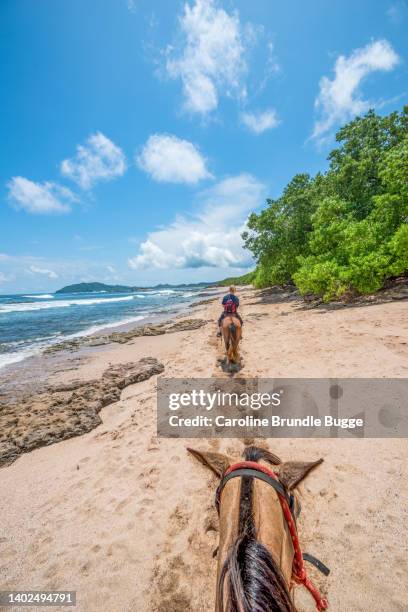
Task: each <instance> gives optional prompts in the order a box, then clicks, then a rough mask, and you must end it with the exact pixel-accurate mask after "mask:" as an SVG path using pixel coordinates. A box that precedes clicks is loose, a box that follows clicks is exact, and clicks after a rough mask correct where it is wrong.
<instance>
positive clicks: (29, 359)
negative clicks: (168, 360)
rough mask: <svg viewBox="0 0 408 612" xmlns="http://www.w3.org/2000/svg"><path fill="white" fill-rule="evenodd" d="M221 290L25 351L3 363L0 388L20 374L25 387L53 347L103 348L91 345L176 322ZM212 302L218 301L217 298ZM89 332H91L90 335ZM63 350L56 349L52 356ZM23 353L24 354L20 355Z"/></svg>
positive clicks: (92, 328) (102, 325) (217, 289)
mask: <svg viewBox="0 0 408 612" xmlns="http://www.w3.org/2000/svg"><path fill="white" fill-rule="evenodd" d="M221 290H222V288H219V287H212V288H210V289H209V290H208V291H206V290H205V288H203V289H202V290H200V291H199V292H198V293H197V296H195V297H194V298H193V300H192V301H190V302H180V303H175V304H172V305H171V306H170V307H168V308H163V309H161V310H158V311H156V312H149V314H147V315H142V314H141V315H135V317H134V318H132V320H121V321H118V322H115V321H111V322H107V323H106V324H100V325H93V326H91V327H89V328H87V329H84V330H82V331H80V332H75V333H73V334H67V335H66V336H63V337H61V339H57V338H55V340H54V341H52V342H50V343H48V344H46V345H44V346H39V347H38V348H34V347H33V349H27V350H30V354H28V355H26V356H22V357H21V358H18V359H16V360H15V361H12V362H10V363H6V364H4V365H1V366H0V385H1V386H5V385H7V380H8V379H9V378H10V377H11V378H14V376H15V373H17V374H19V373H21V374H22V376H23V380H22V381H21V382H22V384H24V372H25V371H26V370H27V369H30V368H31V365H32V364H33V365H34V367H35V366H36V362H38V361H39V360H42V359H43V357H44V356H45V355H47V354H50V353H52V352H54V347H58V346H59V345H63V344H66V345H67V346H68V345H69V344H70V343H72V346H73V348H74V349H75V350H76V349H80V348H81V345H82V344H83V345H86V344H88V345H89V346H90V347H92V346H93V347H97V346H102V344H100V345H98V344H97V343H94V341H95V340H97V339H98V338H99V337H101V338H104V337H106V336H109V335H111V334H112V333H118V334H120V333H124V332H127V331H130V330H133V329H137V328H139V327H143V326H144V325H151V324H152V325H156V324H160V323H163V322H165V321H168V320H170V319H171V318H172V317H173V318H179V317H182V316H184V314H186V313H187V312H189V310H190V308H191V307H192V306H194V304H195V302H196V301H202V300H200V297H202V296H203V295H204V294H205V295H209V294H210V292H211V293H212V294H217V295H218V292H219V291H221ZM211 299H217V298H216V297H214V298H211ZM91 330H92V331H91ZM59 350H64V349H58V348H57V349H56V351H55V352H57V351H59ZM22 352H24V351H22ZM69 352H70V351H69V349H68V350H66V356H67V357H68V354H69ZM8 354H10V355H12V354H13V353H11V352H10V353H4V354H3V355H8Z"/></svg>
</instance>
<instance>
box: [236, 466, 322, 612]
mask: <svg viewBox="0 0 408 612" xmlns="http://www.w3.org/2000/svg"><path fill="white" fill-rule="evenodd" d="M245 468H250V469H252V470H258V471H260V472H264V474H267V475H268V476H270V478H273V479H274V480H279V478H278V477H277V475H276V474H275V472H273V471H272V470H270V469H268V468H267V467H265V466H264V465H260V464H259V463H256V462H255V461H242V462H241V463H234V465H231V466H230V467H229V468H228V469H227V470H226V472H225V473H224V476H227V475H228V474H230V473H231V472H234V471H235V470H241V469H245ZM277 495H278V497H279V501H280V504H281V507H282V512H283V516H284V517H285V520H286V523H287V525H288V528H289V532H290V536H291V538H292V544H293V549H294V551H295V556H294V558H293V567H292V579H293V580H294V581H295V582H297V583H298V584H303V585H304V586H305V587H306V588H307V590H308V591H309V592H310V593H311V594H312V596H313V598H314V600H315V602H316V609H317V610H319V611H320V610H326V608H327V607H328V602H327V599H325V598H323V597H322V596H321V594H320V592H319V591H318V589H317V588H316V587H315V586H314V584H313V583H312V582H311V581H310V580H309V578H308V576H307V573H306V568H305V564H304V561H303V556H302V550H301V548H300V543H299V537H298V533H297V529H296V523H295V521H294V518H293V516H292V513H291V511H290V508H289V506H288V502H287V501H286V499H285V498H284V497H283V496H282V495H280V494H279V493H277Z"/></svg>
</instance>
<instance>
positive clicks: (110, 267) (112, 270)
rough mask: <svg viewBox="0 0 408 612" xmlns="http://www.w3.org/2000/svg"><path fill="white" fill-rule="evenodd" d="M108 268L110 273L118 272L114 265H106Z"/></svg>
mask: <svg viewBox="0 0 408 612" xmlns="http://www.w3.org/2000/svg"><path fill="white" fill-rule="evenodd" d="M106 269H107V271H108V272H109V273H110V274H116V269H115V268H114V267H113V266H106Z"/></svg>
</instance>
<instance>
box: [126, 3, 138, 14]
mask: <svg viewBox="0 0 408 612" xmlns="http://www.w3.org/2000/svg"><path fill="white" fill-rule="evenodd" d="M126 6H127V8H128V11H130V12H131V13H136V9H137V6H136V0H127V3H126Z"/></svg>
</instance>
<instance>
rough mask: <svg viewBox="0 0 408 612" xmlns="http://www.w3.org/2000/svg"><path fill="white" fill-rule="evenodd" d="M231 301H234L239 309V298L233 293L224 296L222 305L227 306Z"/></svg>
mask: <svg viewBox="0 0 408 612" xmlns="http://www.w3.org/2000/svg"><path fill="white" fill-rule="evenodd" d="M230 301H231V302H234V304H235V308H236V309H237V308H238V306H239V298H237V296H236V295H234V294H233V293H227V295H224V297H223V298H222V305H223V306H225V304H226V303H227V302H230Z"/></svg>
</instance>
